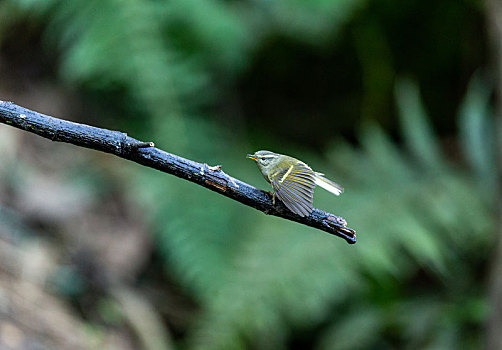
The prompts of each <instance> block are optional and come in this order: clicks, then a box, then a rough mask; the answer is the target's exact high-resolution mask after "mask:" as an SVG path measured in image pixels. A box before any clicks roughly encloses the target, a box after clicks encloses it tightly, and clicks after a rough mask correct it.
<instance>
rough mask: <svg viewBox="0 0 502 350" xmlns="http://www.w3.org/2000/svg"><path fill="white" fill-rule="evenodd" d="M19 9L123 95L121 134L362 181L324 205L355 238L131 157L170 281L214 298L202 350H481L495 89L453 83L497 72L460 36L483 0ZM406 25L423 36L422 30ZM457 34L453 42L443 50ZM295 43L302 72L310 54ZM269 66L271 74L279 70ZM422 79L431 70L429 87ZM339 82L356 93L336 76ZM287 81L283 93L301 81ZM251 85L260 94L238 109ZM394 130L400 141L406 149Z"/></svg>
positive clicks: (193, 341) (69, 58) (86, 76)
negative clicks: (271, 157)
mask: <svg viewBox="0 0 502 350" xmlns="http://www.w3.org/2000/svg"><path fill="white" fill-rule="evenodd" d="M3 6H4V7H3V8H2V9H3V11H4V12H3V13H5V11H7V10H8V11H12V13H15V16H14V19H11V21H12V22H13V23H15V22H16V20H17V21H22V20H30V21H33V20H34V19H33V17H34V18H36V19H37V21H38V23H39V24H40V25H41V26H42V28H43V42H44V45H45V48H46V50H47V51H50V50H56V52H57V55H56V56H57V59H58V61H59V63H58V67H59V76H60V78H61V79H62V80H63V81H64V82H65V83H66V84H67V86H69V87H78V88H79V89H80V90H81V91H83V92H85V93H87V94H89V95H91V96H92V95H94V96H99V97H96V102H97V103H101V104H103V105H107V104H109V107H110V109H111V110H113V111H115V113H116V115H117V116H120V117H117V118H116V120H114V121H113V122H110V121H106V122H107V123H112V124H113V125H114V127H115V128H117V129H124V128H126V129H127V130H129V131H128V132H129V133H130V134H132V135H133V136H136V137H140V138H145V139H148V140H153V141H155V143H156V144H157V145H158V146H159V147H161V148H163V149H166V150H167V151H169V152H172V153H176V154H179V155H181V156H186V157H189V158H192V159H195V160H197V161H203V162H207V163H209V164H211V165H213V164H222V165H223V169H224V170H225V171H227V172H228V173H230V174H232V175H234V176H237V177H239V178H241V179H243V180H245V181H249V182H251V183H254V184H256V185H257V186H263V187H264V188H265V187H266V184H265V182H264V181H263V180H262V179H260V177H261V175H260V174H259V172H258V171H257V169H256V168H255V166H254V164H252V162H246V160H245V159H244V156H245V154H246V153H248V152H251V151H254V150H256V148H272V149H273V150H276V151H283V152H285V153H291V154H292V155H295V156H297V157H298V158H301V159H304V160H305V161H307V162H308V163H309V164H310V165H312V167H313V168H315V169H318V170H320V171H323V172H325V173H327V174H336V176H330V177H333V178H334V179H335V180H336V181H337V182H339V183H341V184H343V186H344V187H345V188H346V193H344V195H343V196H342V197H340V198H333V197H332V196H330V195H329V194H327V193H323V192H322V191H320V190H319V191H317V192H316V203H315V205H316V206H317V207H320V208H324V209H329V208H331V209H330V211H332V212H334V213H336V214H338V215H342V216H344V217H345V218H346V219H347V220H348V221H349V226H350V227H354V228H355V229H357V231H358V243H357V244H356V245H355V246H348V245H346V244H344V243H343V242H342V241H341V240H338V239H335V238H334V237H331V236H328V235H326V234H324V233H321V232H317V231H315V230H312V229H309V228H305V227H302V226H300V225H297V224H295V223H291V222H285V221H284V220H281V219H278V218H273V217H268V216H265V215H263V214H262V213H258V212H255V211H254V210H252V209H250V208H247V207H244V206H242V205H240V204H238V203H234V202H232V201H229V200H227V199H226V198H222V197H221V196H218V195H216V194H214V193H212V192H209V191H207V190H205V189H202V188H198V187H197V186H195V185H192V184H189V183H185V182H183V181H181V180H179V179H176V178H173V177H169V176H165V174H162V173H158V172H154V171H152V170H150V169H139V168H138V167H133V166H127V174H128V175H129V176H128V178H129V179H130V180H129V181H130V191H131V192H130V193H129V194H128V196H131V197H132V198H134V200H135V201H140V202H141V203H143V205H144V206H146V207H147V208H149V212H150V213H151V218H150V219H151V224H152V230H153V231H154V235H155V242H156V245H157V249H158V252H159V254H160V255H161V256H162V258H163V262H164V265H165V268H166V271H168V272H169V273H172V274H174V276H176V282H177V283H179V284H180V285H181V286H182V287H183V289H184V291H185V293H186V294H188V295H190V296H191V297H193V298H194V299H195V300H196V301H197V302H198V304H199V305H200V309H201V310H200V315H199V317H197V320H196V321H195V323H194V324H193V325H192V326H191V327H190V329H189V330H188V331H187V333H186V336H185V337H184V338H183V339H181V340H180V342H182V343H183V344H184V345H185V346H186V347H187V348H190V349H197V348H200V349H240V348H242V349H244V348H257V349H281V348H288V347H290V346H302V345H303V344H306V346H308V347H313V348H317V349H333V348H339V349H354V348H357V349H361V348H368V349H369V348H388V347H397V348H403V347H404V348H458V347H460V346H462V347H463V348H465V347H467V348H469V347H472V348H476V347H479V346H480V345H481V333H480V332H481V328H482V323H483V322H484V320H485V318H486V316H487V312H488V310H487V309H488V306H487V303H486V299H485V296H484V289H485V287H484V283H485V282H484V281H485V277H486V276H485V273H484V271H485V269H486V265H487V263H488V258H489V255H490V254H489V253H490V252H491V247H492V246H493V242H494V241H495V235H494V224H495V212H494V209H493V208H494V203H495V195H494V194H495V187H496V179H497V176H498V174H497V171H496V169H495V167H494V163H495V162H494V141H493V140H494V134H493V132H494V131H493V130H494V128H493V125H492V123H493V120H492V117H491V110H490V92H491V90H490V85H489V83H487V82H485V81H483V79H482V78H481V75H480V74H478V75H475V76H474V78H472V79H471V82H470V84H469V87H468V89H467V92H465V91H460V90H451V89H448V87H451V86H452V85H454V84H458V83H459V82H464V83H465V82H467V80H469V79H470V76H471V74H472V71H473V70H474V68H477V67H476V64H480V62H481V63H482V60H481V59H479V57H478V56H476V53H472V52H471V49H470V48H468V47H464V46H462V45H467V44H465V43H464V42H463V41H464V39H465V40H466V41H467V42H469V43H472V42H475V39H476V37H475V36H474V37H473V36H472V33H471V32H469V35H470V36H468V37H465V36H462V35H457V34H456V33H455V30H456V29H459V26H460V27H463V28H464V29H465V30H468V29H472V28H475V27H476V25H477V24H476V23H477V22H476V21H477V20H478V19H477V18H476V17H475V16H474V15H472V16H468V13H469V11H472V10H473V9H476V8H477V7H478V6H480V5H479V3H478V2H476V1H463V2H462V1H460V2H459V1H456V0H455V1H453V0H452V1H444V2H440V4H433V3H432V2H431V1H426V2H418V1H410V2H399V1H380V2H376V1H362V0H361V1H348V0H337V1H326V0H315V1H299V0H283V1H265V0H254V1H209V0H173V1H165V2H164V1H135V0H125V1H118V0H100V1H95V0H94V1H93V0H91V1H89V0H74V1H62V0H50V1H31V0H11V1H10V2H8V3H5V4H3ZM427 6H430V9H429V10H430V11H429V10H427V11H426V10H424V9H428V8H427ZM451 11H453V12H451ZM450 12H451V13H453V14H452V15H450V17H448V16H446V15H445V14H446V13H450ZM426 14H427V15H429V14H430V17H426ZM413 16H417V17H416V18H415V17H413ZM455 16H458V18H462V19H464V20H465V21H454V20H453V19H452V17H455ZM421 21H423V22H421ZM443 21H444V23H446V24H448V23H452V25H450V26H447V25H445V24H444V23H443ZM404 23H408V25H409V26H413V25H418V26H420V27H419V30H417V31H416V32H415V31H404V30H402V28H401V27H402V26H403V24H404ZM461 23H462V24H461ZM348 24H351V25H350V26H349V25H348ZM400 26H401V27H400ZM444 28H446V29H447V31H443V29H444ZM420 29H422V30H420ZM4 33H5V31H4ZM407 33H408V34H409V33H414V34H415V35H416V36H414V37H406V34H407ZM4 35H5V34H4ZM444 37H447V38H448V40H447V42H448V44H449V45H448V46H446V47H441V45H442V43H444ZM278 38H280V39H278ZM428 40H430V42H426V43H425V41H428ZM276 43H278V44H277V46H276ZM284 43H286V44H284ZM291 43H294V45H296V46H295V47H300V48H301V49H298V51H300V57H302V58H303V59H304V60H305V61H304V62H300V63H294V62H295V60H296V59H297V57H296V56H295V55H294V54H295V51H294V50H292V51H288V50H287V46H288V45H292V46H293V44H291ZM281 45H282V46H281ZM475 45H479V46H481V45H482V43H479V44H475ZM285 47H286V48H285ZM330 47H331V48H332V47H335V48H333V49H330ZM476 47H478V46H476ZM262 50H264V51H262ZM267 50H268V51H267ZM330 50H331V51H330ZM420 50H422V52H420ZM428 50H430V51H428ZM305 51H307V53H305ZM472 51H476V50H472ZM481 51H482V48H481ZM264 52H265V53H264ZM308 52H314V53H316V54H318V55H319V56H320V57H321V59H320V61H326V62H328V63H324V64H321V65H320V72H315V68H316V67H315V66H314V68H313V70H310V68H311V67H309V66H308V65H309V64H311V63H313V62H315V60H314V61H313V59H312V58H310V57H309V54H308ZM333 52H334V53H333ZM345 53H348V54H347V55H348V57H349V58H350V60H351V61H350V62H349V63H347V62H345V63H346V65H342V68H344V69H348V71H349V72H350V71H352V72H354V75H350V74H347V75H346V76H343V74H341V69H340V68H339V67H337V66H336V65H337V62H336V61H335V60H334V59H333V58H336V57H340V56H341V55H343V54H345ZM260 54H261V55H262V56H264V57H261V59H262V61H260ZM268 54H270V56H272V57H274V59H275V60H276V61H275V62H271V60H270V59H268V60H267V55H268ZM349 54H350V55H349ZM428 55H431V56H432V57H428V58H427V60H421V58H424V57H425V56H428ZM455 55H457V56H455ZM456 57H460V61H462V62H460V63H459V61H458V60H457V59H456ZM345 59H346V60H347V61H349V59H348V58H345ZM354 62H357V64H356V63H354ZM270 63H271V64H272V65H271V66H270ZM297 65H299V66H297ZM356 65H358V66H357V67H356ZM256 66H264V67H265V68H264V69H263V71H262V73H263V74H264V75H266V76H260V75H259V74H260V71H258V72H256V71H254V70H253V67H256ZM459 66H460V68H459ZM347 67H348V68H347ZM297 68H299V69H297ZM446 68H447V69H446ZM292 72H293V73H294V74H292ZM269 73H270V76H271V77H272V79H274V78H275V79H277V80H280V79H282V78H285V77H286V78H285V79H291V80H292V81H296V79H297V78H298V76H299V77H301V78H305V76H309V75H310V76H313V77H322V78H325V77H327V78H326V81H323V79H320V81H311V80H309V79H310V78H307V79H305V84H304V86H301V87H300V90H299V92H297V95H295V94H293V97H289V98H285V99H284V100H280V98H277V95H276V94H274V93H273V92H274V89H271V90H270V91H268V90H267V87H266V86H265V87H264V86H263V85H262V84H266V83H267V81H268V80H267V79H268V78H270V76H268V74H269ZM404 75H412V76H416V80H415V81H416V82H418V84H417V83H416V82H414V80H410V79H403V78H400V77H401V76H404ZM333 76H335V77H339V78H340V83H339V86H335V85H336V84H333V83H332V80H330V79H328V78H332V77H333ZM354 76H356V77H357V79H355V78H354ZM431 76H433V77H435V78H436V79H439V80H441V79H443V78H444V80H443V82H442V83H437V81H434V80H433V79H432V78H431ZM450 76H453V78H451V77H450ZM346 79H347V80H351V79H352V80H357V83H348V84H344V80H346ZM288 81H289V80H287V81H284V82H282V84H281V83H279V84H278V86H280V87H283V88H284V89H286V90H288V87H287V85H288ZM317 83H318V84H319V86H321V87H322V88H323V89H324V90H323V91H322V93H321V94H320V96H321V97H320V98H322V99H323V101H328V102H325V103H326V105H323V106H321V107H317V106H316V107H314V108H312V110H313V111H314V112H318V114H316V113H313V115H309V116H306V115H305V113H306V110H305V109H304V108H303V107H302V106H297V105H295V101H294V100H295V96H296V97H297V96H301V95H303V93H305V96H308V98H309V99H312V96H311V94H314V93H318V92H319V91H318V90H317V87H316V85H317ZM299 85H301V84H298V85H296V84H295V85H293V86H295V87H296V86H299ZM464 85H465V84H464ZM419 86H420V87H422V90H423V91H424V93H422V94H423V95H424V96H425V97H426V100H428V101H431V102H432V103H431V104H432V105H433V106H434V110H435V115H445V116H446V118H435V119H434V121H435V123H434V124H436V125H438V127H439V128H440V129H441V133H442V134H445V133H446V134H448V133H453V131H452V130H454V127H453V126H452V125H453V124H454V121H455V123H456V124H457V125H458V144H459V145H460V147H459V148H460V151H459V153H460V154H461V158H460V159H463V160H464V162H462V161H459V160H458V159H455V158H453V157H450V156H447V155H445V154H444V148H445V147H444V145H443V144H441V143H440V141H439V140H440V138H439V137H438V136H437V135H436V134H435V133H434V131H433V128H432V127H431V122H430V120H431V117H429V116H428V115H427V112H426V107H425V104H424V103H423V102H422V97H421V93H420V92H419ZM239 88H240V89H241V90H242V91H247V90H246V89H250V90H253V92H251V93H249V94H245V95H244V97H242V100H243V101H242V105H240V106H238V107H235V106H234V105H233V103H235V104H237V105H239V103H238V102H236V101H233V100H234V99H235V100H239V98H240V97H241V96H240V95H239V94H238V93H236V92H235V90H236V89H239ZM262 88H264V91H262V90H261V89H262ZM345 88H347V90H349V91H347V92H343V93H342V92H340V91H343V90H344V89H345ZM275 89H278V88H277V86H275ZM309 90H312V91H313V92H312V91H310V92H309ZM288 91H289V90H288ZM269 92H271V93H269ZM343 94H345V95H343ZM279 97H282V96H279ZM320 98H319V97H317V100H313V101H314V102H313V104H315V103H317V102H318V101H319V99H320ZM299 101H300V103H299V104H300V105H305V103H303V102H305V101H304V100H302V97H299ZM331 101H335V102H333V103H332V102H331ZM460 101H461V103H460V109H459V112H458V113H457V112H456V111H455V108H456V107H457V106H456V105H455V104H458V103H459V102H460ZM276 102H277V104H278V105H279V106H281V105H282V106H286V107H284V109H282V110H281V109H278V108H276V107H275V104H276ZM394 103H395V105H396V106H397V108H396V110H397V115H398V118H395V116H394V112H393V111H392V107H393V105H394ZM249 104H252V106H250V105H249ZM307 105H308V103H307ZM247 107H250V108H247ZM296 107H298V108H296ZM241 108H244V109H246V111H247V112H243V111H242V110H241ZM323 108H324V110H322V111H321V109H323ZM288 111H291V112H292V114H291V119H289V118H290V116H289V115H288V114H287V113H288ZM298 111H299V112H298ZM246 113H257V114H258V115H257V118H256V119H254V118H249V117H248V116H247V115H246ZM274 114H275V115H276V116H275V117H273V116H274ZM228 115H232V117H228ZM340 115H341V116H340ZM457 115H458V117H457ZM344 117H346V118H344ZM361 120H362V122H361V123H357V122H355V121H361ZM396 120H399V123H400V124H399V123H395V122H396ZM457 121H458V123H457ZM316 124H318V125H316ZM349 124H350V127H347V125H349ZM394 124H396V125H397V124H399V125H400V127H399V128H398V127H394V126H393V125H394ZM282 125H284V127H282ZM381 125H384V126H385V127H386V128H387V130H389V131H390V133H391V134H393V136H396V135H398V136H399V138H402V140H403V145H404V149H402V148H401V147H399V146H398V145H397V144H396V142H395V139H394V138H393V137H391V136H389V131H384V129H382V127H381ZM307 126H308V127H307ZM347 128H348V129H347ZM299 129H306V130H308V131H307V132H308V133H310V135H307V136H306V137H305V138H306V140H305V143H306V144H309V145H311V144H314V145H315V146H316V147H317V148H320V147H323V153H322V154H319V153H317V154H316V152H314V149H315V148H314V149H313V148H305V147H304V146H302V143H301V138H302V137H298V132H300V133H301V131H299ZM354 130H357V131H354ZM397 130H399V131H397ZM340 132H342V133H345V134H348V135H350V138H351V139H354V140H356V141H357V142H355V143H356V144H357V146H355V145H354V142H348V141H345V140H343V139H341V138H339V137H338V135H339V133H340ZM300 135H302V134H300ZM328 137H329V138H328ZM316 138H322V139H323V140H324V141H323V142H319V143H318V142H317V141H316V140H315V139H316ZM298 141H300V142H298ZM295 142H297V143H296V144H295ZM284 145H285V146H284ZM124 167H126V165H124ZM131 174H132V176H131ZM267 189H268V188H267ZM117 244H119V242H117ZM105 311H106V310H105Z"/></svg>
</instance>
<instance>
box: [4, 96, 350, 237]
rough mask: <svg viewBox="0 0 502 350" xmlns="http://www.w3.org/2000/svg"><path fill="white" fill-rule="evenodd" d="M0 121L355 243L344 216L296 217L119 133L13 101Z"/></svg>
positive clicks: (217, 173) (214, 172)
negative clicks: (193, 185)
mask: <svg viewBox="0 0 502 350" xmlns="http://www.w3.org/2000/svg"><path fill="white" fill-rule="evenodd" d="M0 122H1V123H4V124H7V125H11V126H13V127H16V128H19V129H22V130H26V131H29V132H32V133H34V134H37V135H39V136H42V137H45V138H48V139H50V140H52V141H59V142H67V143H72V144H74V145H77V146H82V147H86V148H91V149H95V150H98V151H102V152H107V153H111V154H114V155H116V156H119V157H121V158H124V159H128V160H131V161H133V162H136V163H139V164H142V165H145V166H148V167H150V168H154V169H157V170H160V171H163V172H165V173H168V174H172V175H175V176H177V177H180V178H182V179H185V180H188V181H191V182H193V183H196V184H198V185H201V186H204V187H206V188H209V189H210V190H212V191H214V192H217V193H220V194H222V195H224V196H226V197H229V198H232V199H234V200H236V201H238V202H240V203H243V204H245V205H248V206H250V207H253V208H255V209H258V210H260V211H262V212H264V213H265V214H269V215H275V216H278V217H281V218H284V219H288V220H292V221H296V222H299V223H301V224H304V225H307V226H311V227H314V228H317V229H320V230H323V231H326V232H328V233H330V234H333V235H335V236H338V237H340V238H343V239H344V240H346V241H347V242H348V243H350V244H353V243H356V232H355V231H354V230H352V229H350V228H348V227H346V225H347V222H346V221H345V220H344V219H343V218H342V217H339V216H336V215H333V214H330V213H327V212H325V211H322V210H319V209H314V211H313V212H312V214H311V215H310V216H307V217H300V216H299V215H296V214H294V213H293V212H291V211H289V210H288V209H287V208H286V207H285V206H284V205H283V204H282V203H280V202H278V203H276V204H275V205H273V203H272V196H271V195H270V194H269V193H268V192H264V191H261V190H259V189H257V188H255V187H253V186H251V185H249V184H247V183H245V182H242V181H240V180H238V179H235V178H233V177H231V176H229V175H227V174H225V173H224V172H223V171H222V170H221V166H214V167H211V166H208V165H207V164H203V163H197V162H194V161H191V160H189V159H185V158H182V157H178V156H176V155H174V154H171V153H167V152H164V151H162V150H160V149H158V148H155V147H153V143H152V142H141V141H138V140H136V139H134V138H132V137H129V136H127V134H125V133H122V132H119V131H112V130H107V129H100V128H96V127H93V126H89V125H85V124H79V123H73V122H69V121H66V120H61V119H58V118H54V117H50V116H47V115H44V114H41V113H37V112H34V111H31V110H29V109H26V108H23V107H20V106H18V105H15V104H13V103H11V102H3V101H0Z"/></svg>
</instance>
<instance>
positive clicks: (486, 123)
mask: <svg viewBox="0 0 502 350" xmlns="http://www.w3.org/2000/svg"><path fill="white" fill-rule="evenodd" d="M490 95H491V89H490V88H489V86H488V85H487V84H486V82H484V81H483V80H482V78H481V76H480V74H479V73H478V74H476V75H475V76H474V77H473V78H472V80H471V83H470V84H469V87H468V89H467V93H466V96H465V99H464V102H463V103H462V106H461V107H460V115H459V132H460V140H461V141H462V142H461V146H462V150H463V153H464V155H465V156H466V158H467V161H468V162H469V165H470V166H471V168H472V169H473V170H474V171H475V173H476V175H477V176H478V177H480V178H481V179H483V180H484V181H486V188H494V186H495V184H496V181H497V176H496V174H497V169H496V162H495V154H494V150H495V139H494V133H493V130H494V128H495V125H494V122H493V119H492V118H490Z"/></svg>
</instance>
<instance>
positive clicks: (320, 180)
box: [315, 173, 343, 196]
mask: <svg viewBox="0 0 502 350" xmlns="http://www.w3.org/2000/svg"><path fill="white" fill-rule="evenodd" d="M323 175H324V174H321V173H315V183H316V185H317V186H320V187H322V188H324V189H325V190H326V191H329V192H331V193H333V194H336V195H337V196H339V195H341V194H342V193H343V187H342V186H340V185H339V184H337V183H335V182H333V181H331V180H328V179H326V178H325V177H324V176H323Z"/></svg>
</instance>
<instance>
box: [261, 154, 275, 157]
mask: <svg viewBox="0 0 502 350" xmlns="http://www.w3.org/2000/svg"><path fill="white" fill-rule="evenodd" d="M258 157H260V158H275V156H273V155H271V154H267V155H265V156H258Z"/></svg>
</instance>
